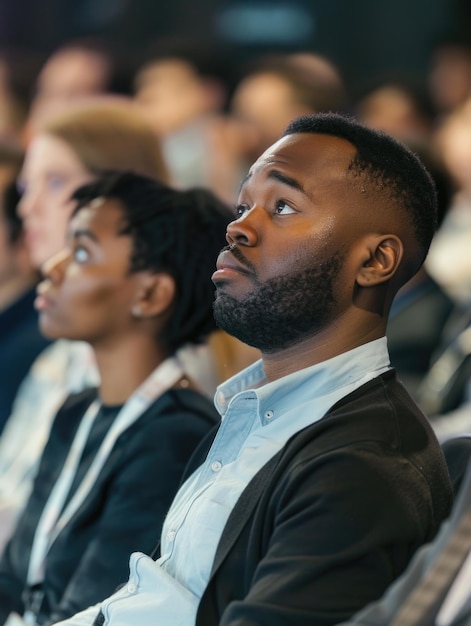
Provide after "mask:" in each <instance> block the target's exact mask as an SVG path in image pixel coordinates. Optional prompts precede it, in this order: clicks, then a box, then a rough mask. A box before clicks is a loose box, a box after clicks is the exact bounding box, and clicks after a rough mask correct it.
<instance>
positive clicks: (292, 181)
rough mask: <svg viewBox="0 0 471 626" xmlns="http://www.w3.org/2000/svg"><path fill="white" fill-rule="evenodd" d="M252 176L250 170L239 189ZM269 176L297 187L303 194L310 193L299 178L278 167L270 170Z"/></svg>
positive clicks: (307, 195)
mask: <svg viewBox="0 0 471 626" xmlns="http://www.w3.org/2000/svg"><path fill="white" fill-rule="evenodd" d="M250 178H252V172H249V173H248V174H247V175H246V176H245V177H244V178H243V180H242V182H241V183H240V188H239V191H240V190H241V189H242V187H243V186H244V185H245V183H246V182H247V181H248V180H250ZM268 178H274V179H275V180H278V181H279V182H280V183H283V184H284V185H288V186H289V187H291V188H292V189H296V190H297V191H300V192H301V193H302V194H304V195H305V196H306V197H309V194H308V193H307V191H306V190H305V189H304V187H303V186H302V185H301V183H300V182H299V181H298V180H296V179H295V178H291V176H287V175H286V174H283V172H280V170H277V169H273V170H270V172H269V174H268Z"/></svg>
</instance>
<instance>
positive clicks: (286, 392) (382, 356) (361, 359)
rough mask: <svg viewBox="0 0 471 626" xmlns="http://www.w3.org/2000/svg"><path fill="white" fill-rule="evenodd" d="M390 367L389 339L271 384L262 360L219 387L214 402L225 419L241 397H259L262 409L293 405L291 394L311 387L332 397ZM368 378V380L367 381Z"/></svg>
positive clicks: (318, 364)
mask: <svg viewBox="0 0 471 626" xmlns="http://www.w3.org/2000/svg"><path fill="white" fill-rule="evenodd" d="M389 367H390V362H389V353H388V348H387V340H386V337H381V338H380V339H376V340H374V341H370V342H368V343H366V344H363V345H361V346H359V347H357V348H354V349H353V350H348V351H347V352H344V353H342V354H339V355H337V356H335V357H333V358H331V359H328V360H326V361H322V363H317V364H316V365H311V366H310V367H306V368H304V369H301V370H298V371H297V372H293V373H292V374H288V375H287V376H283V377H282V378H279V379H277V380H275V381H273V382H267V380H266V377H265V372H264V369H263V361H262V360H259V361H257V362H256V363H253V364H252V365H250V366H249V367H247V368H246V369H244V370H242V371H241V372H240V373H239V374H236V375H235V376H233V377H232V378H230V379H229V380H227V381H225V382H224V383H222V384H221V385H219V386H218V388H217V390H216V394H215V397H214V403H215V405H216V408H217V410H218V411H219V413H220V414H221V415H222V416H224V414H225V413H226V411H227V408H228V407H229V404H230V403H231V402H232V401H233V400H234V399H235V398H237V397H238V396H239V395H240V394H245V395H247V394H248V393H250V395H251V396H254V395H255V396H256V397H257V399H258V404H259V406H262V405H266V404H267V402H268V403H271V404H273V403H274V402H280V401H281V402H283V400H285V399H286V400H287V401H288V402H292V397H290V396H291V394H292V393H293V391H294V390H297V391H300V390H301V388H304V387H305V386H306V385H307V384H308V385H309V395H311V396H312V395H313V394H328V393H330V391H332V390H334V389H336V388H338V387H346V386H347V385H353V384H355V383H357V385H356V386H359V385H360V384H363V383H362V379H363V378H365V382H366V380H367V379H370V378H371V373H372V372H377V375H379V374H380V373H382V372H383V371H385V370H386V369H388V368H389ZM366 377H367V378H366Z"/></svg>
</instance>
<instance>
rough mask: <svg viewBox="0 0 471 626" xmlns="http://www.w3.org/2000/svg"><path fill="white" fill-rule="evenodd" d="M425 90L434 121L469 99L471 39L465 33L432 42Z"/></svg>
mask: <svg viewBox="0 0 471 626" xmlns="http://www.w3.org/2000/svg"><path fill="white" fill-rule="evenodd" d="M428 87H429V92H430V97H431V100H432V102H433V105H434V107H435V112H436V115H437V116H438V119H441V117H446V116H447V115H449V114H450V113H453V111H455V110H456V109H457V108H459V107H460V106H461V105H463V104H464V103H465V102H466V100H468V98H470V97H471V37H470V35H469V34H468V33H467V32H463V33H459V32H456V33H453V32H450V33H445V34H443V35H442V36H441V37H439V38H438V39H437V40H436V41H435V43H434V46H433V49H432V52H431V55H430V69H429V73H428Z"/></svg>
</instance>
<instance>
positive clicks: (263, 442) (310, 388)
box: [61, 337, 390, 626]
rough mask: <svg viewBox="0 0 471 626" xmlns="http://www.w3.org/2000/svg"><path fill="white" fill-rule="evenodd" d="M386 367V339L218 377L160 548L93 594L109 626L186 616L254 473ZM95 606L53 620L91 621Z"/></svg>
mask: <svg viewBox="0 0 471 626" xmlns="http://www.w3.org/2000/svg"><path fill="white" fill-rule="evenodd" d="M388 369H390V364H389V355H388V351H387V345H386V339H385V338H384V337H383V338H381V339H378V340H376V341H372V342H370V343H368V344H365V345H363V346H360V347H358V348H355V349H354V350H351V351H349V352H346V353H344V354H341V355H339V356H336V357H334V358H333V359H330V360H328V361H324V362H323V363H319V364H317V365H313V366H311V367H308V368H306V369H303V370H299V371H297V372H295V373H293V374H290V375H288V376H285V377H283V378H281V379H279V380H276V381H274V382H271V383H267V382H266V380H265V376H264V371H263V366H262V362H261V361H259V362H257V363H255V364H254V365H252V366H250V367H249V368H247V369H246V370H244V371H242V372H241V373H240V374H238V375H237V376H234V377H233V378H231V379H230V380H228V381H227V382H226V383H224V384H223V385H221V386H220V387H219V388H218V391H217V392H216V397H215V404H216V407H217V408H218V410H219V411H220V413H221V416H222V422H221V426H220V428H219V431H218V434H217V436H216V438H215V440H214V442H213V445H212V447H211V449H210V451H209V454H208V456H207V458H206V460H205V462H204V463H203V465H201V466H200V467H199V468H198V469H197V470H196V471H195V472H194V473H193V474H192V476H190V477H189V478H188V480H187V481H186V482H185V484H184V485H183V486H182V487H181V488H180V490H179V492H178V494H177V496H176V497H175V500H174V502H173V504H172V506H171V508H170V511H169V513H168V515H167V518H166V521H165V523H164V527H163V531H162V544H161V557H160V558H159V559H158V560H157V561H153V560H152V559H151V558H150V557H147V556H145V555H143V554H140V553H135V554H133V555H132V556H131V560H130V577H129V581H128V585H127V586H126V587H123V588H122V589H121V590H120V591H119V592H117V593H116V594H114V595H113V596H111V598H108V599H107V600H105V601H104V602H103V603H102V606H101V609H102V611H103V614H104V616H105V624H109V625H111V626H135V624H139V625H140V626H155V625H156V624H158V626H193V625H194V623H195V619H196V612H197V609H198V604H199V600H200V598H201V596H202V594H203V592H204V589H205V588H206V585H207V583H208V580H209V576H210V572H211V567H212V563H213V560H214V556H215V552H216V548H217V545H218V542H219V539H220V537H221V534H222V531H223V529H224V526H225V524H226V522H227V519H228V517H229V514H230V513H231V511H232V509H233V507H234V505H235V503H236V502H237V500H238V499H239V497H240V495H241V493H242V491H243V490H244V489H245V487H246V486H247V485H248V483H249V482H250V480H251V479H252V478H253V477H254V476H255V474H256V473H257V472H258V471H259V470H260V469H261V468H262V467H263V465H265V464H266V463H267V462H268V461H269V460H270V459H271V458H272V457H273V456H274V455H275V454H276V453H277V452H278V451H279V450H280V449H281V448H282V447H283V446H284V445H285V443H286V442H287V441H288V439H289V438H290V437H291V436H292V435H294V434H296V433H297V432H299V431H300V430H302V429H303V428H305V427H307V426H309V425H310V424H313V423H315V422H316V421H318V420H319V419H321V418H322V417H323V416H324V415H325V413H326V412H327V411H328V410H329V409H330V408H331V407H332V406H333V405H334V404H335V403H336V402H337V401H338V400H340V399H341V398H343V397H344V396H346V395H347V394H349V393H351V392H352V391H354V390H355V389H357V388H358V387H360V386H361V385H363V384H364V383H366V382H368V381H369V380H371V379H372V378H375V377H377V376H379V375H380V374H382V373H383V372H385V371H386V370H388ZM95 614H96V608H93V609H92V610H89V611H86V612H83V613H80V614H78V615H76V616H75V617H74V618H71V619H70V620H66V621H65V622H61V624H67V625H68V626H85V625H87V626H90V624H91V623H92V622H93V617H94V616H95Z"/></svg>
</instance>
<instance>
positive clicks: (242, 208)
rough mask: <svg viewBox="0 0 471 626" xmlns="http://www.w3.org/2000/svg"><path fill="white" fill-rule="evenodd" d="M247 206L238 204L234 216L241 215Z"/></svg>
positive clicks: (245, 211)
mask: <svg viewBox="0 0 471 626" xmlns="http://www.w3.org/2000/svg"><path fill="white" fill-rule="evenodd" d="M248 210H249V207H248V206H247V205H246V204H238V205H237V206H236V208H235V215H236V218H239V217H242V215H244V213H247V211H248Z"/></svg>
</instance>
